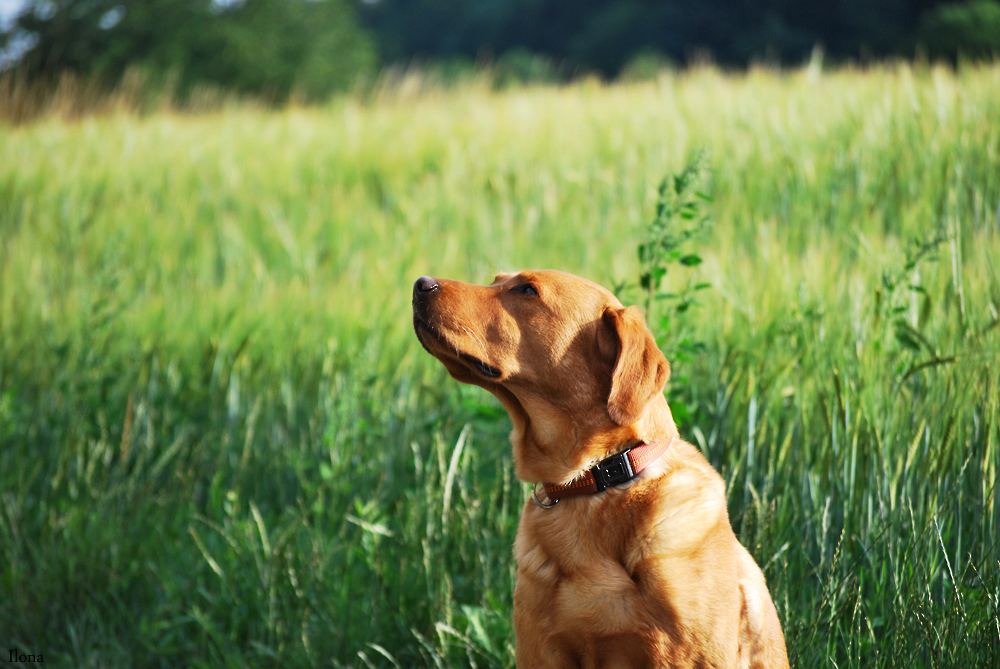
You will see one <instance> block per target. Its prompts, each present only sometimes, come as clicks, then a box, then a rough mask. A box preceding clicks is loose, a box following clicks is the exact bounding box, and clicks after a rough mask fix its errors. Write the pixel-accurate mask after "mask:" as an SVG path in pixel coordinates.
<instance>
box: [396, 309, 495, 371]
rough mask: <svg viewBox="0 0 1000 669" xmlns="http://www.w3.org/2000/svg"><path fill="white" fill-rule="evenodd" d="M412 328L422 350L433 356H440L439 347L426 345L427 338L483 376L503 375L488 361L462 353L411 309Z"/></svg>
mask: <svg viewBox="0 0 1000 669" xmlns="http://www.w3.org/2000/svg"><path fill="white" fill-rule="evenodd" d="M413 330H414V332H416V333H417V339H419V340H420V344H421V345H422V346H423V347H424V350H425V351H427V352H428V353H430V354H431V355H433V356H434V357H435V358H440V357H441V353H440V348H438V347H435V348H438V350H432V349H431V347H430V346H429V345H428V339H429V338H433V339H434V340H436V341H438V342H440V343H441V344H443V345H444V348H445V349H447V351H448V353H450V354H452V356H453V357H455V358H458V359H459V360H461V361H462V362H464V363H466V364H467V365H469V366H470V367H471V368H472V369H473V370H475V371H476V372H477V373H479V374H481V375H482V376H485V377H486V378H488V379H499V378H500V377H501V376H503V372H502V371H500V370H499V369H498V368H496V367H494V366H493V365H491V364H489V363H488V362H484V361H483V360H480V359H479V358H477V357H476V356H474V355H469V354H468V353H463V352H462V351H459V350H458V349H457V348H455V347H454V346H453V345H452V344H451V343H450V342H448V340H447V339H445V337H444V336H443V335H442V334H441V332H440V331H439V330H438V329H437V328H436V327H434V326H433V325H432V324H431V323H430V322H429V321H428V320H427V319H426V318H425V317H422V316H421V315H420V314H418V313H417V311H416V310H414V311H413Z"/></svg>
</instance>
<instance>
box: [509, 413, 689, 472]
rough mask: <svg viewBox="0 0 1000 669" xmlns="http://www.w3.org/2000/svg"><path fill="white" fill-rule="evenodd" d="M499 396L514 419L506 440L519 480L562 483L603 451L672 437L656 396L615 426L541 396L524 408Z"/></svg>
mask: <svg viewBox="0 0 1000 669" xmlns="http://www.w3.org/2000/svg"><path fill="white" fill-rule="evenodd" d="M501 401H502V402H503V403H504V406H505V407H507V411H508V413H509V414H510V415H511V420H512V421H513V423H514V429H513V430H512V431H511V434H510V440H511V445H512V446H513V448H514V464H515V468H516V473H517V476H518V478H520V479H521V480H523V481H529V482H536V481H545V482H551V483H565V482H568V481H571V480H573V479H575V478H577V477H578V476H580V475H581V474H582V473H583V472H585V471H587V470H588V469H590V468H591V467H593V466H594V465H595V464H596V463H597V462H599V461H601V460H603V459H604V458H606V457H608V456H609V455H614V454H616V453H620V452H622V451H624V450H626V449H628V448H630V447H632V446H636V445H638V444H640V443H650V442H653V441H659V440H663V439H670V438H673V437H675V436H677V426H676V425H675V424H674V420H673V416H672V415H671V413H670V408H669V407H668V406H667V401H666V399H665V398H664V397H663V396H662V395H657V397H655V398H654V399H653V401H651V402H650V403H649V406H648V407H647V408H646V411H645V412H644V413H643V414H642V416H641V417H640V419H639V420H638V421H636V422H635V423H633V424H631V425H616V424H615V423H614V422H613V421H612V420H611V419H610V417H608V416H607V415H605V416H597V417H595V416H586V415H583V416H582V417H580V416H579V414H577V415H576V417H573V416H571V415H570V414H568V413H566V412H564V411H561V410H559V409H558V408H556V407H554V406H552V405H551V404H549V403H547V402H544V401H541V402H540V401H537V400H535V401H533V402H532V403H531V411H530V412H529V411H527V410H526V409H525V408H524V405H523V404H521V403H520V402H516V406H513V410H512V406H511V405H510V402H509V399H508V401H504V398H503V397H501Z"/></svg>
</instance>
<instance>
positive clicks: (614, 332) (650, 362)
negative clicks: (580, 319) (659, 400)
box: [598, 307, 670, 425]
mask: <svg viewBox="0 0 1000 669" xmlns="http://www.w3.org/2000/svg"><path fill="white" fill-rule="evenodd" d="M601 321H602V323H601V327H600V333H599V335H598V348H599V350H600V352H601V356H602V357H603V358H605V359H606V360H608V362H609V363H610V362H611V361H612V360H613V361H614V363H613V364H614V366H613V367H612V372H611V392H610V393H609V395H608V415H610V416H611V419H612V420H613V421H615V422H616V423H617V424H619V425H631V424H632V423H635V422H636V421H638V420H639V418H641V417H642V414H643V413H644V412H645V410H646V407H647V406H648V405H649V403H650V402H651V401H652V399H653V398H654V397H655V396H656V394H657V393H662V392H663V386H664V384H666V382H667V379H669V378H670V364H669V363H668V362H667V359H666V358H665V357H663V353H661V352H660V349H659V347H657V345H656V340H655V339H653V334H652V333H651V332H650V331H649V328H647V327H646V321H645V320H643V318H642V313H641V312H640V311H639V310H638V309H637V308H635V307H626V308H625V309H616V308H608V309H605V311H604V315H603V316H602V318H601Z"/></svg>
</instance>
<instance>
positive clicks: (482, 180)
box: [0, 64, 1000, 668]
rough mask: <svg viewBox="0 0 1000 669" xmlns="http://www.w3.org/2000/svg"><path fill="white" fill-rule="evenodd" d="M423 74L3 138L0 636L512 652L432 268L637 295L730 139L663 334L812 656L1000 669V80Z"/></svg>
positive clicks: (504, 556)
mask: <svg viewBox="0 0 1000 669" xmlns="http://www.w3.org/2000/svg"><path fill="white" fill-rule="evenodd" d="M415 76H416V75H415V74H412V73H411V75H410V78H408V79H404V80H401V81H400V83H399V86H397V87H389V88H380V89H377V90H376V91H375V92H374V93H373V94H372V95H370V96H367V97H350V96H348V97H342V98H338V99H336V100H335V101H334V102H332V103H331V104H329V105H327V106H323V107H310V108H301V107H287V108H283V109H281V110H279V111H267V110H264V109H261V108H259V107H255V106H252V105H245V106H238V105H237V106H231V107H228V108H225V109H223V110H221V111H216V112H212V113H204V114H200V115H195V114H177V113H173V112H169V111H163V112H158V113H153V114H149V115H146V116H143V117H134V116H130V115H128V114H126V113H124V112H119V113H117V114H110V115H107V116H103V117H90V118H84V119H82V120H75V121H72V122H64V121H61V120H60V119H58V118H56V117H49V118H44V119H41V120H39V121H37V122H35V123H32V124H30V125H23V126H18V127H11V126H0V649H2V648H14V647H16V648H18V649H19V650H20V652H22V653H25V654H27V653H42V654H44V657H45V662H46V663H49V662H51V663H54V664H60V665H66V666H79V667H87V666H102V667H108V666H123V667H125V666H177V665H178V664H182V665H185V666H220V665H225V666H281V667H287V666H314V665H329V664H331V663H332V664H334V665H335V666H356V667H370V666H381V667H392V666H429V667H433V666H437V667H442V666H480V667H482V666H490V667H509V666H511V664H512V655H511V652H510V649H511V645H512V644H513V642H514V639H513V637H512V633H511V628H510V613H511V611H510V608H511V593H512V588H513V570H514V566H513V562H512V559H511V554H510V546H511V543H512V540H513V535H514V531H515V527H516V523H517V518H518V516H519V514H520V508H521V505H522V504H523V503H524V502H525V500H526V499H527V496H526V489H525V487H524V485H523V484H522V483H520V482H518V481H517V480H516V479H515V478H514V477H513V475H512V466H511V462H510V447H509V444H508V443H507V438H506V433H507V431H508V430H509V422H508V419H507V418H506V415H505V414H504V412H503V410H502V408H500V407H499V405H498V404H497V403H496V402H495V401H494V400H493V399H492V397H491V396H489V395H488V394H486V393H484V392H482V391H480V390H478V389H476V388H471V387H463V386H460V385H459V384H457V383H455V382H454V381H452V380H450V379H449V378H448V377H447V375H446V373H445V372H444V370H443V369H442V368H441V366H440V365H439V364H438V363H436V362H435V361H434V360H433V359H431V358H430V356H428V355H427V354H426V353H425V352H424V351H423V350H422V349H421V347H420V346H419V344H418V343H417V341H416V339H415V338H414V336H413V334H412V331H411V326H410V316H409V298H410V287H411V284H412V281H413V280H414V279H415V278H416V277H417V276H420V275H422V274H428V273H430V274H434V275H439V276H450V277H456V278H461V279H465V280H470V281H484V280H487V279H488V278H489V277H490V276H492V274H493V273H494V272H495V271H497V270H509V269H515V268H520V267H559V268H562V269H565V270H569V271H572V272H576V273H578V274H582V275H584V276H587V277H589V278H592V279H594V280H596V281H599V282H601V283H603V284H605V285H608V286H611V285H620V284H623V283H628V282H635V277H637V276H638V275H639V274H640V264H639V258H638V257H637V254H636V248H637V246H638V245H639V244H642V243H646V242H647V241H648V240H647V237H646V235H647V229H646V226H647V224H648V222H649V221H657V220H661V217H660V216H659V215H658V211H657V209H658V207H657V205H658V202H661V201H666V202H667V203H670V202H673V200H672V199H671V198H672V197H673V196H672V195H670V188H669V184H671V183H675V182H671V181H670V180H669V179H668V181H667V182H666V184H668V188H667V189H660V188H659V186H660V184H661V183H663V177H664V176H667V177H671V176H672V175H675V174H680V173H682V171H683V168H684V166H685V165H686V164H688V161H689V157H690V156H691V155H692V152H693V151H695V150H698V149H702V148H707V153H706V154H705V159H704V160H705V165H706V167H707V168H708V174H707V177H706V180H705V182H704V183H703V184H700V185H699V189H700V190H702V191H703V192H704V193H705V194H706V195H708V196H710V198H711V201H707V200H704V199H702V198H699V199H698V200H699V202H700V203H701V204H700V205H699V206H700V207H701V211H702V212H704V213H705V214H708V215H710V216H711V219H712V226H711V228H709V229H706V230H705V231H704V236H703V237H698V238H695V237H691V238H690V239H688V240H687V241H686V242H685V243H688V244H691V245H692V246H690V247H684V248H683V249H682V250H681V255H680V256H679V257H678V261H680V259H681V258H686V257H687V258H690V257H691V256H692V254H696V255H697V257H698V259H699V262H694V261H693V260H692V261H689V262H688V263H687V264H684V263H679V264H680V266H681V267H683V269H681V268H680V267H670V268H669V271H667V272H666V274H665V283H664V284H663V286H662V290H663V291H664V292H667V293H673V294H675V295H683V294H684V289H685V287H686V286H689V285H690V286H696V285H698V284H699V283H708V284H710V287H708V288H705V289H700V290H698V292H697V295H698V302H699V306H698V307H697V308H693V309H686V310H680V309H679V308H678V307H677V306H676V303H675V302H672V301H671V300H667V301H666V302H665V304H666V305H675V306H665V307H664V309H662V310H661V311H660V312H659V313H660V314H661V315H667V316H668V319H667V322H666V323H665V324H664V323H663V322H662V321H661V323H655V322H654V326H658V327H659V329H660V332H661V337H662V341H663V342H664V344H665V345H666V347H667V348H668V349H671V350H674V351H678V352H680V353H681V354H683V355H679V356H678V355H674V356H673V357H674V360H673V362H674V364H675V366H674V377H673V380H672V381H671V385H670V388H669V394H670V395H669V396H670V401H671V402H672V403H673V404H674V405H675V406H678V407H680V406H683V407H684V412H680V411H679V412H678V417H679V419H680V427H681V430H682V434H683V435H684V436H685V438H687V439H688V440H690V441H691V442H692V443H695V444H697V445H698V447H699V448H701V449H702V450H703V452H704V453H705V454H706V456H707V457H708V459H709V460H710V461H711V462H712V464H713V465H714V466H716V467H717V468H718V469H719V470H720V472H721V473H722V475H723V477H724V479H725V481H726V486H727V501H728V504H729V509H730V513H731V521H732V523H733V526H734V528H735V530H736V532H737V534H738V535H739V537H740V539H741V540H742V541H743V542H744V543H745V545H747V546H748V548H749V549H750V550H751V552H752V553H753V554H754V556H755V557H756V559H757V560H758V562H759V563H760V564H761V566H762V567H763V569H764V572H765V573H766V575H767V577H768V579H769V584H770V587H771V592H772V593H773V595H774V598H775V601H776V604H777V607H778V610H779V613H780V615H781V618H782V621H783V624H784V628H785V631H786V635H787V639H788V645H789V650H790V654H791V657H792V661H793V664H794V665H795V666H802V667H814V666H823V667H834V666H835V667H910V666H922V667H924V666H925V667H962V668H965V667H970V666H978V667H995V666H998V665H1000V655H998V654H1000V638H998V637H1000V632H998V626H1000V614H998V597H1000V576H998V575H1000V569H998V566H1000V565H998V559H997V556H998V554H1000V544H998V542H1000V496H998V495H997V491H996V483H997V471H998V467H1000V446H998V445H1000V392H998V388H1000V371H998V370H1000V364H998V359H997V355H998V354H997V352H998V351H1000V341H998V337H1000V327H998V324H1000V318H998V306H1000V272H998V268H997V258H1000V169H998V165H1000V126H998V124H997V123H996V119H997V118H1000V68H998V67H996V66H985V65H982V66H973V65H968V64H960V66H959V67H958V68H957V69H950V68H949V69H944V68H937V67H929V66H918V67H909V66H906V65H898V66H894V67H875V68H871V69H867V70H863V71H862V70H852V69H844V70H841V71H839V72H835V73H824V72H822V71H821V70H819V69H818V68H808V69H804V70H802V71H795V72H773V71H768V70H763V69H754V70H752V71H750V72H749V73H747V74H744V75H733V74H728V75H727V74H722V73H720V72H719V71H717V70H715V69H711V68H698V69H693V70H690V71H686V72H682V73H663V74H661V75H660V76H659V77H658V78H656V79H655V80H650V81H645V82H638V83H629V84H624V83H622V84H615V85H611V86H605V85H602V84H600V83H598V82H595V81H593V80H588V81H584V82H580V83H577V84H573V85H569V86H564V87H530V88H521V89H519V88H514V89H510V90H506V91H496V90H494V89H493V88H492V86H491V84H490V82H488V81H482V80H475V79H474V80H472V81H469V82H466V83H465V84H463V85H461V86H458V87H454V88H450V89H440V88H435V87H434V86H433V85H431V84H427V83H426V82H423V83H421V82H420V81H415V80H414V79H413V77H415ZM421 87H422V89H421ZM421 90H422V92H421ZM414 91H416V92H414ZM673 192H674V193H675V194H676V195H677V198H678V200H677V204H678V206H677V207H675V208H676V210H677V211H678V212H681V213H683V212H685V211H687V208H686V204H685V203H686V202H687V200H685V196H684V195H683V193H684V192H686V191H685V190H684V189H676V188H675V189H673ZM681 220H685V219H684V218H683V216H681ZM697 220H699V219H698V216H693V217H692V219H691V222H690V223H688V222H687V221H686V220H685V222H684V223H683V224H682V225H685V226H686V225H694V224H695V223H696V222H697ZM664 221H666V219H664ZM664 225H666V222H665V223H664ZM654 232H655V231H654ZM664 238H665V237H664ZM671 248H673V249H674V250H676V249H677V248H680V247H671ZM675 270H676V271H675ZM691 281H693V282H694V283H693V284H692V283H689V282H691ZM623 297H625V298H626V299H628V300H635V301H638V300H641V299H643V296H642V295H641V294H640V293H638V292H636V291H633V292H631V293H629V292H628V291H624V292H623ZM654 299H655V298H654ZM664 326H667V327H666V328H665V327H664ZM685 341H687V342H690V343H692V344H695V345H692V346H686V345H682V344H683V343H684V342H685Z"/></svg>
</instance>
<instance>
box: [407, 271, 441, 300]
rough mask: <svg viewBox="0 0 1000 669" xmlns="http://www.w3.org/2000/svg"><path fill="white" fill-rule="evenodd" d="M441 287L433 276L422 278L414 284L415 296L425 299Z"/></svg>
mask: <svg viewBox="0 0 1000 669" xmlns="http://www.w3.org/2000/svg"><path fill="white" fill-rule="evenodd" d="M440 287H441V284H439V283H438V282H437V279H435V278H434V277H431V276H422V277H420V278H419V279H417V280H416V281H414V282H413V296H414V297H423V296H426V295H429V294H430V293H433V292H434V291H435V290H437V289H438V288H440Z"/></svg>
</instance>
